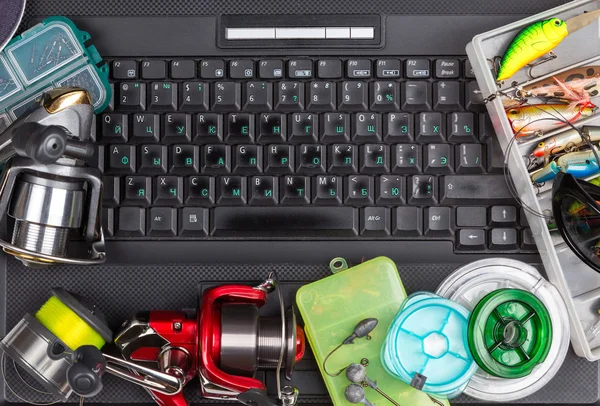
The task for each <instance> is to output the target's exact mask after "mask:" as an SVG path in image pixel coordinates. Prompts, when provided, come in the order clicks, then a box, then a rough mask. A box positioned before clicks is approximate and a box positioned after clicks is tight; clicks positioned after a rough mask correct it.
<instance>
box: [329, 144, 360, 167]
mask: <svg viewBox="0 0 600 406" xmlns="http://www.w3.org/2000/svg"><path fill="white" fill-rule="evenodd" d="M328 171H329V172H332V173H357V172H358V146H357V145H352V144H334V145H331V146H330V147H329V169H328Z"/></svg>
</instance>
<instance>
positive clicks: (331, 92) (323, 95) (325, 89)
mask: <svg viewBox="0 0 600 406" xmlns="http://www.w3.org/2000/svg"><path fill="white" fill-rule="evenodd" d="M307 87H308V90H307V93H308V103H307V105H306V109H307V110H313V111H330V110H335V107H336V106H337V99H336V91H335V88H336V87H335V83H333V82H310V83H309V84H308V86H307Z"/></svg>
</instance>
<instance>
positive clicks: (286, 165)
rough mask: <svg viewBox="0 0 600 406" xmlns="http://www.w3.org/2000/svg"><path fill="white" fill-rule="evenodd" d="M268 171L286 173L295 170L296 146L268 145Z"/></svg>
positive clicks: (266, 170) (266, 169)
mask: <svg viewBox="0 0 600 406" xmlns="http://www.w3.org/2000/svg"><path fill="white" fill-rule="evenodd" d="M265 148H266V152H265V153H266V155H267V161H266V162H267V166H266V168H265V172H266V173H273V174H284V173H293V172H294V168H295V165H294V147H293V146H291V145H267V146H266V147H265Z"/></svg>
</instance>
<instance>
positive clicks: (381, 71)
mask: <svg viewBox="0 0 600 406" xmlns="http://www.w3.org/2000/svg"><path fill="white" fill-rule="evenodd" d="M401 66H402V65H401V64H400V60H399V59H378V60H377V61H376V62H375V67H376V68H375V69H376V75H377V77H378V78H379V79H398V78H400V76H401V75H402V68H401Z"/></svg>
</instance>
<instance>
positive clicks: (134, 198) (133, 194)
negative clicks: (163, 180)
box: [123, 176, 152, 206]
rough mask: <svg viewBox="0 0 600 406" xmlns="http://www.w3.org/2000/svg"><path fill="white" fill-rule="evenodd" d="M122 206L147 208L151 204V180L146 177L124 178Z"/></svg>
mask: <svg viewBox="0 0 600 406" xmlns="http://www.w3.org/2000/svg"><path fill="white" fill-rule="evenodd" d="M124 187H125V193H124V194H123V195H124V197H125V198H124V199H123V204H125V205H133V206H148V205H150V203H151V202H152V178H149V177H146V176H126V177H125V184H124Z"/></svg>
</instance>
